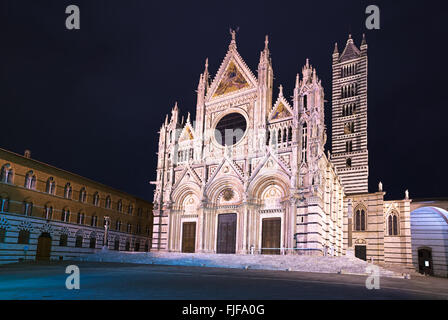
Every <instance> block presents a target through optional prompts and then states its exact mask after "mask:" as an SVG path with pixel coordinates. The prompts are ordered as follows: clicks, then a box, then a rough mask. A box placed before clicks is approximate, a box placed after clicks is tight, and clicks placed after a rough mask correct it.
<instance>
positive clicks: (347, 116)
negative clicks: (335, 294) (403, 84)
mask: <svg viewBox="0 0 448 320" xmlns="http://www.w3.org/2000/svg"><path fill="white" fill-rule="evenodd" d="M278 88H279V90H278V94H277V95H276V96H274V72H273V67H272V59H271V52H270V50H269V42H268V38H267V37H266V40H265V45H264V49H263V50H262V51H261V52H260V59H259V63H258V70H257V76H255V75H254V74H253V73H252V71H251V70H250V68H249V67H248V66H247V64H246V63H245V62H244V60H243V58H242V57H241V56H240V54H239V53H238V50H237V44H236V39H235V33H234V32H232V39H231V42H230V45H229V47H228V51H227V54H226V56H225V57H224V60H223V61H222V63H221V66H220V68H219V70H218V71H217V73H216V76H215V77H214V79H213V80H211V78H210V75H209V70H208V62H206V64H205V68H204V71H203V73H202V74H201V75H200V77H199V84H198V88H197V105H196V115H195V118H194V119H192V118H191V116H190V114H188V115H187V117H186V119H185V118H184V117H182V118H180V115H179V108H178V106H177V103H176V105H175V106H174V108H173V109H172V111H171V116H170V117H168V115H167V117H166V119H165V122H164V123H163V125H162V127H161V129H160V136H159V150H158V163H157V180H156V181H154V182H153V183H154V184H155V186H156V188H155V193H154V232H153V249H154V250H161V251H172V252H207V253H212V252H215V253H239V254H246V253H262V254H279V253H288V254H290V253H291V254H292V253H298V254H314V255H334V256H337V255H343V254H347V253H348V254H352V253H353V254H355V255H356V256H358V257H359V258H362V259H369V260H372V261H374V262H376V263H380V264H387V263H390V264H400V265H405V266H408V267H409V266H411V265H412V255H411V242H410V235H411V234H410V216H409V212H410V211H409V210H410V209H409V204H410V200H409V199H408V197H406V198H405V199H403V200H399V201H385V200H384V194H385V192H383V190H382V186H379V191H378V192H375V193H368V190H367V186H368V150H367V43H366V40H365V38H363V40H362V43H361V47H360V49H358V48H357V47H356V45H355V44H354V41H353V39H352V38H351V37H349V39H348V41H347V44H346V47H345V49H344V50H343V52H342V53H341V54H339V52H338V50H337V46H336V48H335V51H334V53H333V112H332V120H333V121H332V130H333V154H330V153H329V152H328V153H326V152H325V150H324V147H325V144H326V141H327V135H326V127H325V121H324V120H325V114H324V102H325V96H324V89H323V87H322V84H321V81H320V79H319V77H318V75H317V70H316V69H315V68H313V66H312V65H311V64H310V62H309V60H308V59H307V60H306V62H305V64H304V66H303V68H302V71H301V73H300V74H297V77H296V81H295V87H294V89H293V96H292V98H291V99H289V97H288V95H285V94H284V92H283V87H282V86H281V85H279V86H278Z"/></svg>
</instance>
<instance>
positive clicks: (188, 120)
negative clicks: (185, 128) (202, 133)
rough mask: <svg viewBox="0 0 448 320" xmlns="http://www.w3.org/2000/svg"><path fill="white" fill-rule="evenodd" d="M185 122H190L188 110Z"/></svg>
mask: <svg viewBox="0 0 448 320" xmlns="http://www.w3.org/2000/svg"><path fill="white" fill-rule="evenodd" d="M187 122H190V112H188V115H187Z"/></svg>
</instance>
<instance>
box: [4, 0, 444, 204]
mask: <svg viewBox="0 0 448 320" xmlns="http://www.w3.org/2000/svg"><path fill="white" fill-rule="evenodd" d="M0 3H1V5H0V107H1V111H2V112H1V115H0V120H1V125H0V147H1V148H4V149H8V150H11V151H14V152H17V153H20V154H23V151H24V150H25V149H30V150H31V151H32V155H31V156H32V158H34V159H37V160H39V161H43V162H46V163H49V164H51V165H54V166H56V167H59V168H62V169H65V170H68V171H71V172H74V173H77V174H79V175H82V176H85V177H88V178H90V179H93V180H96V181H99V182H101V183H104V184H107V185H110V186H113V187H115V188H118V189H120V190H123V191H126V192H129V193H132V194H135V195H137V196H140V197H142V198H144V199H147V200H152V186H151V185H149V181H151V180H155V167H156V160H157V157H156V152H157V146H158V131H159V128H160V126H161V124H162V122H163V121H164V119H165V114H166V113H169V112H170V110H171V108H172V106H173V105H174V102H175V101H178V102H179V107H180V108H181V112H182V113H183V114H185V115H186V113H187V112H188V111H190V112H191V113H192V114H193V115H194V114H195V109H196V93H195V90H196V88H197V83H198V80H199V74H200V73H201V72H202V71H203V68H204V61H205V58H206V57H209V65H210V66H209V70H210V73H211V74H212V77H214V75H215V73H216V71H217V69H218V67H219V65H220V64H221V61H222V59H223V58H224V55H225V53H226V51H227V48H228V44H229V41H230V35H229V27H233V28H237V27H239V32H238V33H237V44H238V51H239V52H240V54H241V55H242V57H243V58H244V59H245V61H246V63H247V64H248V66H249V67H250V68H251V70H252V72H253V73H254V74H256V70H257V64H258V60H259V53H260V51H261V50H262V49H263V46H264V36H265V34H268V35H269V37H270V44H269V45H270V50H271V54H272V61H273V68H274V76H275V80H274V87H275V92H274V97H275V98H276V97H277V94H278V86H279V85H280V84H282V85H283V86H284V93H285V96H288V97H289V96H291V95H292V93H293V87H294V82H295V74H296V73H297V72H300V71H301V69H302V66H303V64H304V63H305V59H306V58H310V63H311V64H312V65H313V66H314V67H316V68H317V72H318V76H319V77H320V78H321V79H322V83H323V86H324V88H325V93H326V99H327V100H328V103H327V105H326V123H327V127H328V128H329V130H328V131H329V133H331V130H330V128H331V112H330V111H331V54H332V52H333V48H334V43H335V42H338V44H339V48H340V50H342V49H343V48H344V46H345V42H346V40H347V36H348V34H349V33H352V35H353V38H354V40H355V43H356V45H357V46H359V44H360V41H361V36H362V33H366V37H367V43H368V45H369V51H368V55H369V82H368V86H369V88H368V94H369V102H368V103H369V109H368V121H369V123H368V126H369V128H368V130H369V131H368V149H369V156H370V162H369V165H370V178H369V182H370V184H369V189H370V191H376V190H377V184H378V181H379V180H381V181H382V182H383V185H384V189H385V191H386V192H387V195H386V198H387V199H394V198H397V199H401V198H403V197H404V190H405V189H409V191H410V196H411V198H420V197H437V196H448V192H447V191H448V188H447V187H446V183H447V180H448V174H447V164H448V161H447V157H446V156H447V152H446V148H447V138H448V134H447V125H446V123H447V116H448V111H447V103H446V94H447V89H446V70H447V62H446V61H447V58H446V52H445V51H444V50H442V49H443V47H444V43H445V42H446V38H447V26H446V11H445V10H443V7H442V4H443V2H442V1H395V0H394V1H355V0H351V1H348V0H344V1H342V0H340V1H317V0H314V1H297V0H296V1H290V2H281V1H278V0H275V1H273V0H271V1H265V2H263V1H254V2H249V1H238V2H232V1H204V2H196V1H179V2H169V1H157V2H156V1H154V2H150V1H143V0H140V1H137V0H120V1H118V0H101V1H100V0H88V1H81V0H70V1H62V0H54V1H44V0H39V1H35V0H29V1H22V0H10V1H6V0H1V1H0ZM70 4H76V5H78V6H79V8H80V11H81V29H80V30H67V29H66V28H65V19H66V17H67V14H65V8H66V6H68V5H70ZM369 4H376V5H378V6H379V7H380V10H381V29H380V30H367V29H366V28H365V24H364V22H365V19H366V17H367V15H366V14H365V8H366V7H367V5H369ZM442 54H443V55H444V57H442ZM330 142H331V137H329V139H328V142H327V148H329V147H331V145H330Z"/></svg>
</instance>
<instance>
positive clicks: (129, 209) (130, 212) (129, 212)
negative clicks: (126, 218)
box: [128, 204, 134, 215]
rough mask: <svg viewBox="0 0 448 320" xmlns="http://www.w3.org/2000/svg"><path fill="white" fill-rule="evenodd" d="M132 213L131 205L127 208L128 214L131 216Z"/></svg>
mask: <svg viewBox="0 0 448 320" xmlns="http://www.w3.org/2000/svg"><path fill="white" fill-rule="evenodd" d="M133 211H134V207H133V206H132V204H130V205H129V207H128V214H129V215H132V212H133Z"/></svg>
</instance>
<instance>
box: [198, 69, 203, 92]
mask: <svg viewBox="0 0 448 320" xmlns="http://www.w3.org/2000/svg"><path fill="white" fill-rule="evenodd" d="M203 82H204V75H203V74H202V73H201V75H200V76H199V83H198V89H199V88H201V86H202V84H203Z"/></svg>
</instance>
